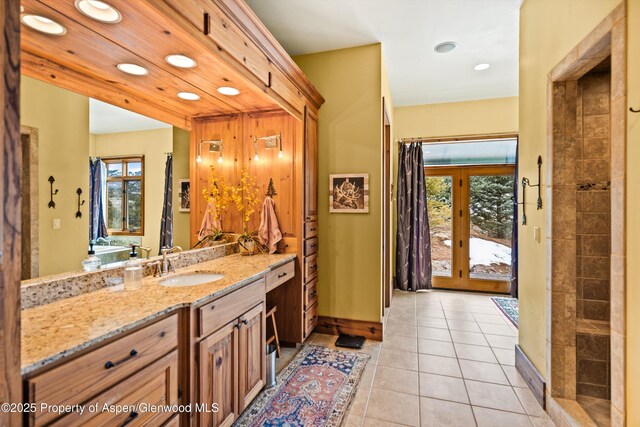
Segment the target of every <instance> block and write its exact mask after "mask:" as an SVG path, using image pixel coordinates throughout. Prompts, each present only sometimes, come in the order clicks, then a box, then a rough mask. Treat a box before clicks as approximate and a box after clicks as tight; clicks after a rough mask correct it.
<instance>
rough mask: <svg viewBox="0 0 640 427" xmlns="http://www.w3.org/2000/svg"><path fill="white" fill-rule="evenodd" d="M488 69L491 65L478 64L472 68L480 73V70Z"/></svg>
mask: <svg viewBox="0 0 640 427" xmlns="http://www.w3.org/2000/svg"><path fill="white" fill-rule="evenodd" d="M489 67H491V65H489V64H478V65H476V66H475V67H473V69H474V70H476V71H482V70H486V69H487V68H489Z"/></svg>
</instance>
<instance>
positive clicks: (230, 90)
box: [218, 86, 240, 96]
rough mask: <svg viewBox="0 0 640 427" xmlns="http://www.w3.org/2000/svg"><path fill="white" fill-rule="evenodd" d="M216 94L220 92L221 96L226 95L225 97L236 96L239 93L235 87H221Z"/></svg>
mask: <svg viewBox="0 0 640 427" xmlns="http://www.w3.org/2000/svg"><path fill="white" fill-rule="evenodd" d="M218 92H220V93H221V94H223V95H227V96H236V95H238V94H239V93H240V91H239V90H238V89H236V88H235V87H230V86H222V87H219V88H218Z"/></svg>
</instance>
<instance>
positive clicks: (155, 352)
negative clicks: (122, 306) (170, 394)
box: [28, 314, 178, 425]
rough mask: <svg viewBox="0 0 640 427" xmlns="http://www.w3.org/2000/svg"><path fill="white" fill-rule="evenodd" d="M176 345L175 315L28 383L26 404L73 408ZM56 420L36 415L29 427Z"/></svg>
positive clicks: (47, 413)
mask: <svg viewBox="0 0 640 427" xmlns="http://www.w3.org/2000/svg"><path fill="white" fill-rule="evenodd" d="M177 345H178V315H177V314H174V315H172V316H170V317H167V318H166V319H163V320H160V321H159V322H156V323H154V324H152V325H150V326H147V327H146V328H144V329H140V330H139V331H136V332H133V333H131V334H129V335H127V336H125V337H123V338H120V339H119V340H117V341H114V342H111V343H109V344H107V345H105V346H103V347H100V348H98V349H96V350H94V351H92V352H90V353H87V354H85V355H83V356H80V357H78V358H75V359H73V360H70V361H69V362H67V363H65V364H64V365H61V366H58V367H57V368H53V369H51V370H50V371H47V372H45V373H43V374H40V375H38V376H36V377H34V378H32V379H30V380H29V381H28V390H29V402H31V403H36V404H37V405H38V406H39V405H40V404H41V403H46V404H49V405H73V404H80V403H82V402H85V401H86V400H87V399H89V398H91V397H92V396H95V395H96V394H97V393H99V392H101V391H103V390H106V389H107V388H109V387H111V386H113V385H115V384H117V383H118V382H120V381H122V380H123V379H125V378H127V377H129V376H130V375H132V374H133V373H135V372H138V371H139V370H141V369H142V368H144V367H145V366H147V365H149V364H150V363H151V362H153V361H155V360H157V359H158V358H160V357H161V356H163V355H165V354H166V353H168V352H169V351H171V350H172V349H174V348H176V347H177ZM55 417H56V414H54V413H52V412H42V413H36V414H35V420H34V421H35V422H34V423H32V424H35V425H43V424H46V423H48V422H50V421H51V420H53V419H54V418H55Z"/></svg>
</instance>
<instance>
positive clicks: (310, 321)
mask: <svg viewBox="0 0 640 427" xmlns="http://www.w3.org/2000/svg"><path fill="white" fill-rule="evenodd" d="M317 324H318V304H317V303H316V304H314V305H312V306H311V307H310V308H309V309H308V310H307V311H306V312H305V314H304V336H305V337H308V336H309V335H311V332H313V329H314V328H315V327H316V325H317Z"/></svg>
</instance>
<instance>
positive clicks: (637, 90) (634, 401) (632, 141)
mask: <svg viewBox="0 0 640 427" xmlns="http://www.w3.org/2000/svg"><path fill="white" fill-rule="evenodd" d="M627 18H628V21H627V29H628V31H629V32H628V34H627V42H628V46H627V48H628V49H627V52H628V63H627V67H628V69H627V76H628V78H627V84H628V92H627V93H628V96H627V102H628V104H629V105H628V106H629V107H633V108H636V109H638V108H640V78H638V77H639V76H640V0H628V1H627ZM627 120H628V121H627V125H628V133H627V393H626V395H627V404H626V406H627V425H628V426H638V425H640V406H639V405H638V396H640V309H638V308H639V307H640V263H638V260H639V259H640V221H638V212H640V194H639V193H638V185H640V168H638V159H640V114H637V113H636V114H633V113H629V114H628V115H627Z"/></svg>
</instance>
